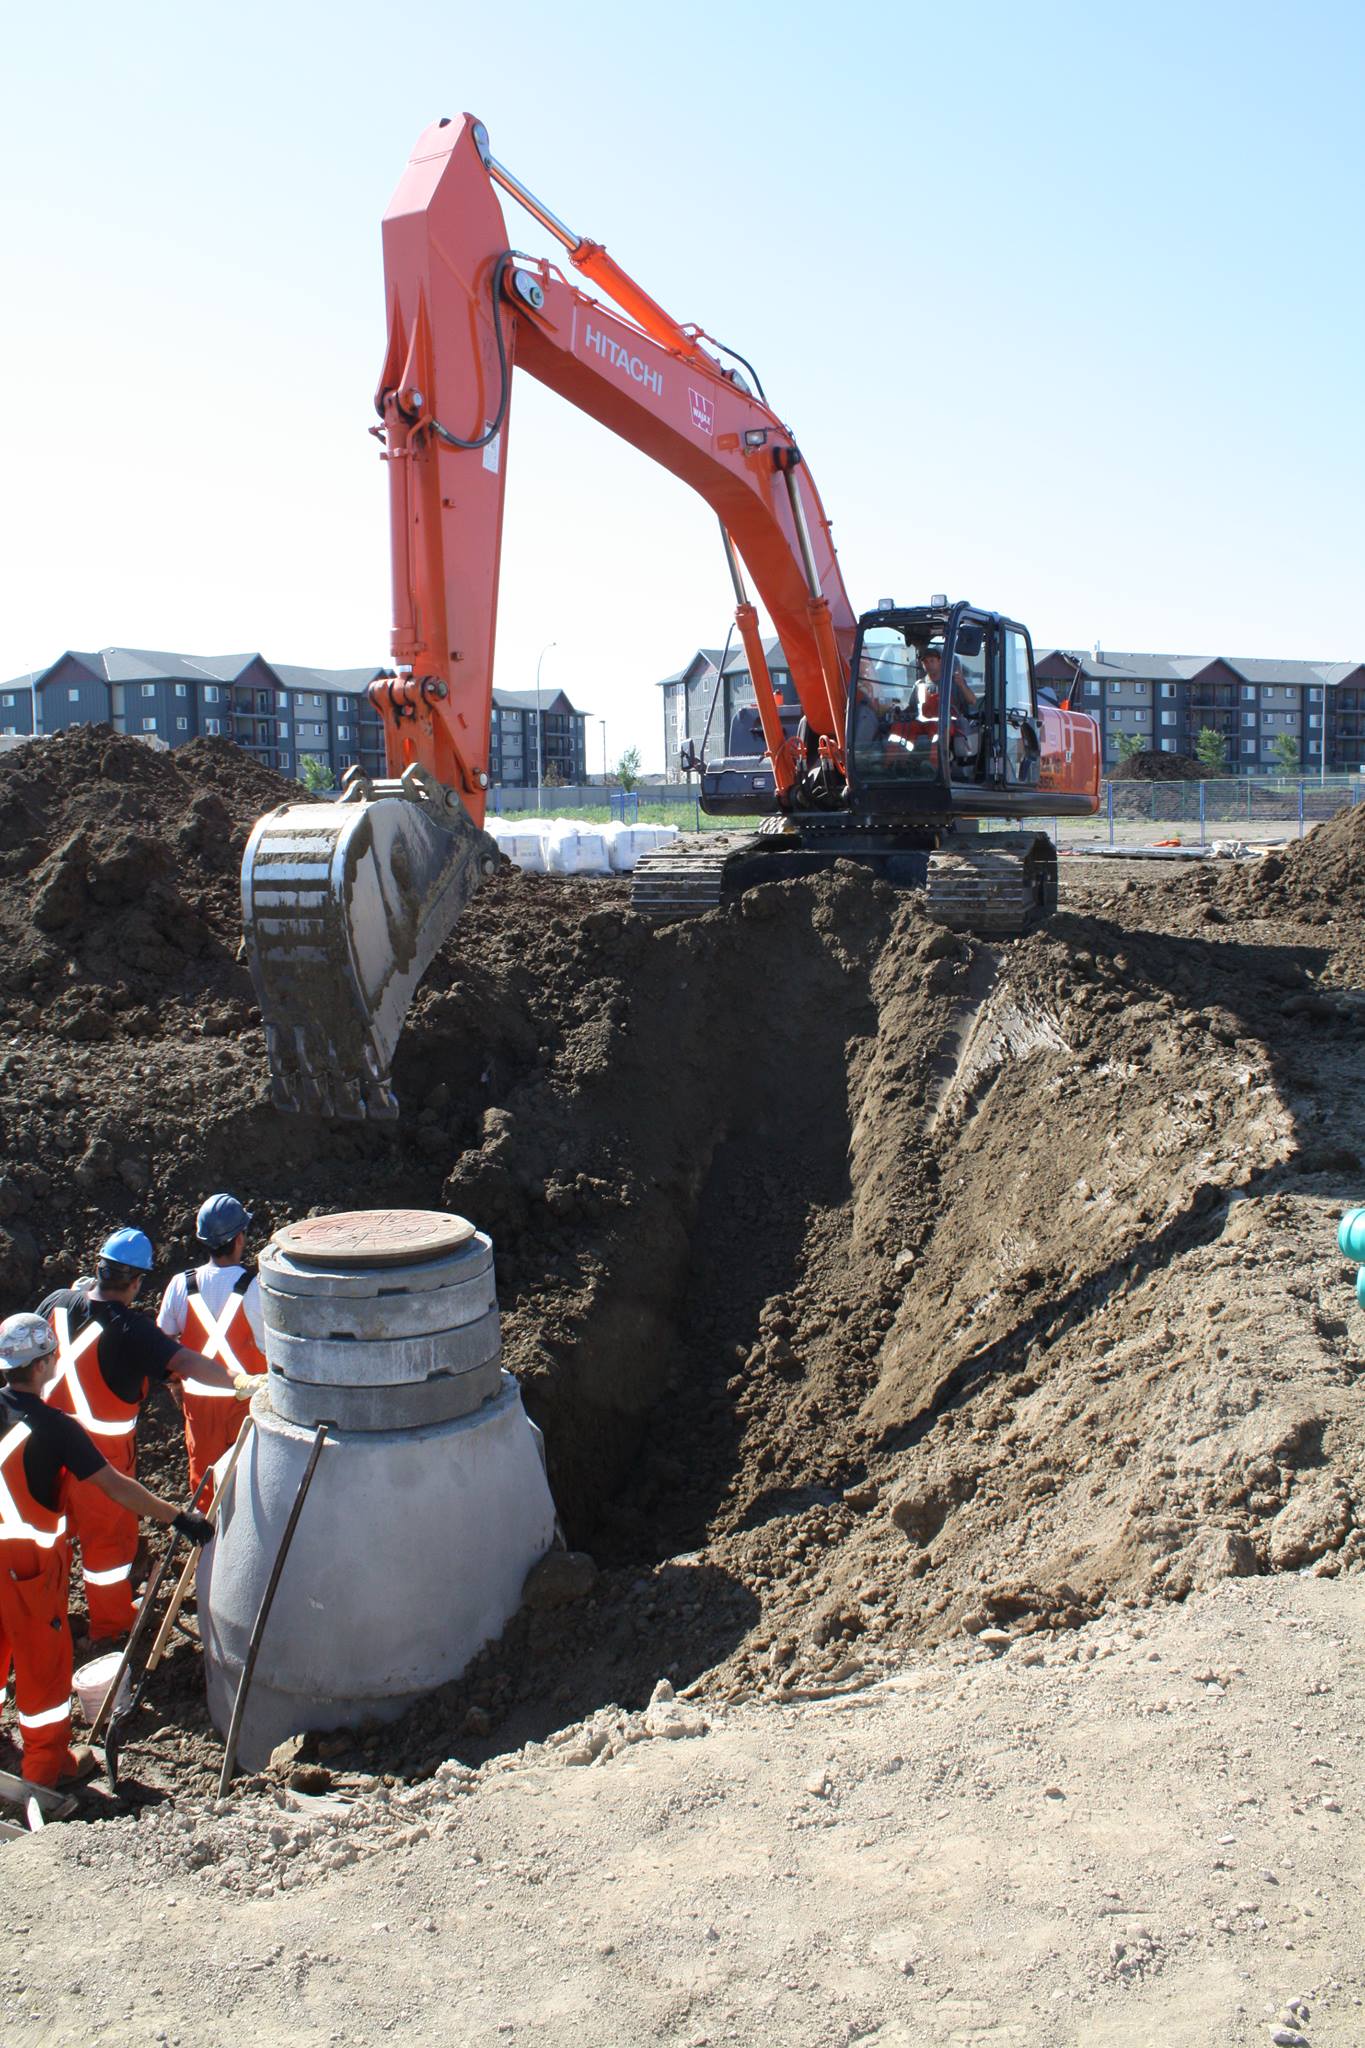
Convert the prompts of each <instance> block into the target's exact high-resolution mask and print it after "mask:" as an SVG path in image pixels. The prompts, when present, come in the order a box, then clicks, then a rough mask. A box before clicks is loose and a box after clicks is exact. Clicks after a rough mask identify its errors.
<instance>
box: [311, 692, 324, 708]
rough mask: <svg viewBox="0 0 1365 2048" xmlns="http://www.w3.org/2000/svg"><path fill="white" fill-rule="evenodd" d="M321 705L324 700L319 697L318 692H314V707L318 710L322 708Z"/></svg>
mask: <svg viewBox="0 0 1365 2048" xmlns="http://www.w3.org/2000/svg"><path fill="white" fill-rule="evenodd" d="M321 704H322V699H321V697H319V696H318V695H317V693H316V692H314V695H313V705H314V708H315V709H318V708H320V707H321Z"/></svg>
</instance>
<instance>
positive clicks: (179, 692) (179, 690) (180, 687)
mask: <svg viewBox="0 0 1365 2048" xmlns="http://www.w3.org/2000/svg"><path fill="white" fill-rule="evenodd" d="M175 694H176V696H177V697H183V696H184V694H185V685H184V684H183V683H177V684H176V686H175Z"/></svg>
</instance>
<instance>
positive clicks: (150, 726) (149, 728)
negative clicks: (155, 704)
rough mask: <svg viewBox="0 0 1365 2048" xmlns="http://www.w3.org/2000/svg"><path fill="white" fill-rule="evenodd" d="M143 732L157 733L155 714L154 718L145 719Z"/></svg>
mask: <svg viewBox="0 0 1365 2048" xmlns="http://www.w3.org/2000/svg"><path fill="white" fill-rule="evenodd" d="M142 730H143V731H144V732H155V731H156V717H155V714H153V716H152V717H151V718H144V719H143V721H142Z"/></svg>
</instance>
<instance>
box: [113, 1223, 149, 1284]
mask: <svg viewBox="0 0 1365 2048" xmlns="http://www.w3.org/2000/svg"><path fill="white" fill-rule="evenodd" d="M100 1257H101V1258H102V1259H112V1260H113V1261H114V1263H115V1264H116V1265H119V1266H132V1267H134V1268H135V1269H136V1270H137V1271H138V1272H139V1273H150V1272H151V1270H152V1240H151V1239H150V1237H148V1236H147V1233H146V1232H145V1231H143V1230H129V1229H126V1228H125V1229H123V1230H116V1231H115V1232H114V1234H113V1236H112V1237H106V1238H105V1240H104V1243H103V1244H102V1245H101V1246H100Z"/></svg>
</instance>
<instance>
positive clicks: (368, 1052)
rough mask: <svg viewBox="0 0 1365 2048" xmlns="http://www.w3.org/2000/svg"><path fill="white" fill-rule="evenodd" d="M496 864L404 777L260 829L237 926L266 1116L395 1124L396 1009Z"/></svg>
mask: <svg viewBox="0 0 1365 2048" xmlns="http://www.w3.org/2000/svg"><path fill="white" fill-rule="evenodd" d="M371 791H374V792H375V793H374V794H370V793H369V792H371ZM497 862H498V851H497V847H496V845H495V843H494V842H493V840H491V839H490V838H489V837H488V835H487V834H486V833H484V832H481V831H479V829H478V827H477V826H476V825H475V824H474V822H473V820H472V819H471V818H470V816H469V814H468V812H467V811H466V810H465V808H464V806H463V805H462V804H461V803H460V802H459V799H458V798H457V797H455V796H454V794H453V793H452V792H448V791H444V790H442V789H441V788H440V786H439V785H438V784H434V783H431V782H429V781H425V780H424V781H422V782H418V781H416V780H415V779H413V778H410V777H405V778H404V780H403V782H401V783H380V784H378V785H375V784H369V785H366V786H364V788H363V789H358V790H357V791H356V792H355V794H354V795H348V797H347V798H345V799H343V800H342V801H341V802H340V803H296V804H285V805H283V806H282V807H281V808H280V809H279V810H277V811H271V812H270V813H269V814H268V815H267V816H266V817H264V818H262V819H260V820H259V821H258V823H257V825H256V827H255V829H254V830H253V832H252V834H251V838H250V839H249V841H248V842H247V849H246V853H245V855H244V857H243V860H242V921H243V925H244V927H245V932H246V947H247V960H248V964H249V965H250V968H251V978H252V980H253V982H254V983H255V985H256V998H257V1001H258V1002H259V1004H260V1008H261V1020H262V1023H263V1025H264V1028H265V1041H266V1050H267V1052H268V1054H269V1058H270V1071H271V1077H272V1082H273V1096H274V1100H275V1103H276V1106H277V1107H278V1108H280V1109H286V1110H294V1111H302V1112H306V1113H311V1114H313V1115H316V1116H325V1117H349V1118H359V1117H393V1116H396V1115H397V1113H398V1102H397V1098H396V1097H395V1095H394V1092H393V1088H392V1085H391V1068H392V1063H393V1055H394V1050H395V1047H396V1046H397V1043H398V1037H399V1033H400V1032H401V1031H402V1028H403V1020H404V1018H405V1017H406V1015H407V1010H408V1005H409V1003H410V1002H411V1001H412V997H413V994H414V991H415V990H416V987H417V984H418V982H419V981H420V980H421V978H422V976H423V974H424V973H425V972H426V970H427V968H428V967H429V966H430V964H431V961H432V959H433V958H434V956H435V954H436V953H437V951H438V950H439V948H440V946H441V944H442V942H443V941H444V939H445V937H446V935H447V933H448V932H449V931H450V929H451V927H452V925H454V923H455V921H456V919H457V918H458V917H459V915H460V912H461V911H462V910H463V909H464V907H465V905H466V903H467V902H468V901H469V899H470V897H471V896H472V895H473V894H474V892H475V890H476V889H477V888H478V887H479V886H480V884H481V883H482V882H483V880H484V879H485V877H486V876H487V875H489V874H491V873H492V872H493V870H494V868H495V867H496V866H497Z"/></svg>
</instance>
